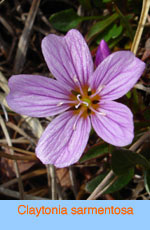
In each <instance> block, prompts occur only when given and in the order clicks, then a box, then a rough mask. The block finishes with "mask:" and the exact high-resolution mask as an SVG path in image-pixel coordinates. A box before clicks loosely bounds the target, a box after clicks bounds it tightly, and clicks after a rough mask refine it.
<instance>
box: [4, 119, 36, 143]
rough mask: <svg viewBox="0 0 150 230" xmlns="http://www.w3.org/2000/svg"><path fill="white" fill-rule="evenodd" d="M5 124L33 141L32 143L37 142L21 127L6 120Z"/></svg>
mask: <svg viewBox="0 0 150 230" xmlns="http://www.w3.org/2000/svg"><path fill="white" fill-rule="evenodd" d="M6 125H7V126H8V127H10V128H11V129H14V130H15V131H16V132H17V133H19V134H21V135H22V136H23V137H25V138H27V139H28V140H30V141H31V142H33V143H34V144H36V143H37V141H36V140H35V139H33V138H32V137H30V136H29V135H28V134H26V133H25V132H24V131H23V130H22V129H21V128H19V127H18V126H17V125H15V124H13V123H11V122H7V123H6Z"/></svg>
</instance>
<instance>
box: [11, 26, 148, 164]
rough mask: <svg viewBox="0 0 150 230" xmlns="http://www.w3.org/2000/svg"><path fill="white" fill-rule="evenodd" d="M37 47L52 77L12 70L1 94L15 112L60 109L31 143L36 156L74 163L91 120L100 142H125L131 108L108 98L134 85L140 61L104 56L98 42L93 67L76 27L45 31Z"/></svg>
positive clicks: (48, 113)
mask: <svg viewBox="0 0 150 230" xmlns="http://www.w3.org/2000/svg"><path fill="white" fill-rule="evenodd" d="M103 48H104V49H103ZM42 51H43V55H44V58H45V61H46V63H47V65H48V67H49V70H50V71H51V73H52V74H53V75H54V76H55V78H56V79H57V80H54V79H50V78H46V77H42V76H38V75H25V74H22V75H15V76H12V77H11V78H10V80H9V87H10V93H9V95H8V96H7V102H8V105H9V106H10V108H12V109H13V110H14V111H15V112H17V113H20V114H24V115H28V116H31V117H47V116H53V115H56V114H60V115H59V116H57V117H56V118H55V119H54V120H53V121H52V122H51V123H50V124H49V125H48V127H47V128H46V130H45V131H44V133H43V135H42V136H41V138H40V140H39V142H38V144H37V147H36V154H37V156H38V158H39V159H40V160H41V161H42V162H43V163H44V164H54V165H55V166H57V167H65V166H68V165H71V164H73V163H75V162H77V161H78V160H79V158H80V156H81V154H82V153H83V151H84V149H85V147H86V144H87V141H88V138H89V133H90V130H91V124H92V126H93V128H94V129H95V131H96V133H97V134H98V136H99V137H101V138H102V139H103V140H104V141H106V142H108V143H110V144H112V145H115V146H125V145H128V144H130V143H131V142H132V139H133V136H134V131H133V130H134V128H133V116H132V113H131V111H130V110H129V108H128V107H126V106H125V105H123V104H121V103H118V102H115V101H113V100H115V99H118V98H120V97H122V96H123V95H124V94H126V93H127V92H128V91H129V90H130V89H131V88H132V87H133V86H134V84H135V83H136V82H137V80H138V79H139V78H140V76H141V74H142V72H143V70H144V68H145V64H144V63H143V62H142V61H140V60H139V59H138V58H136V57H135V56H134V54H133V53H132V52H129V51H118V52H115V53H113V54H110V55H109V50H108V49H107V45H106V43H104V42H103V43H101V45H100V47H99V49H98V52H97V57H96V63H95V65H96V66H97V68H96V70H95V71H94V64H93V61H92V57H91V53H90V51H89V48H88V46H87V44H86V42H85V40H84V38H83V37H82V35H81V34H80V32H79V31H77V30H74V29H73V30H70V31H69V32H68V33H67V35H66V36H64V37H61V36H57V35H54V34H50V35H48V36H46V37H45V38H44V39H43V41H42ZM103 59H104V60H103Z"/></svg>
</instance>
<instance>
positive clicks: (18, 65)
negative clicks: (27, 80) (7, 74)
mask: <svg viewBox="0 0 150 230" xmlns="http://www.w3.org/2000/svg"><path fill="white" fill-rule="evenodd" d="M39 4H40V0H33V1H32V5H31V8H30V11H29V13H28V17H27V20H26V23H25V27H24V30H23V33H22V35H21V37H20V40H19V44H18V49H17V54H16V58H15V65H14V72H15V73H19V72H21V71H22V69H23V65H24V62H25V58H26V53H27V49H28V41H29V38H30V35H31V31H32V27H33V24H34V20H35V17H36V14H37V11H38V8H39Z"/></svg>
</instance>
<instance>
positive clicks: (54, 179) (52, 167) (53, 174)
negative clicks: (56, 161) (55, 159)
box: [49, 165, 57, 200]
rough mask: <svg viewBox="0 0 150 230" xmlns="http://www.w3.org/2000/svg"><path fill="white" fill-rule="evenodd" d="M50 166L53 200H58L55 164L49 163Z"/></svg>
mask: <svg viewBox="0 0 150 230" xmlns="http://www.w3.org/2000/svg"><path fill="white" fill-rule="evenodd" d="M49 167H50V175H51V191H52V200H57V191H56V172H55V167H54V165H49Z"/></svg>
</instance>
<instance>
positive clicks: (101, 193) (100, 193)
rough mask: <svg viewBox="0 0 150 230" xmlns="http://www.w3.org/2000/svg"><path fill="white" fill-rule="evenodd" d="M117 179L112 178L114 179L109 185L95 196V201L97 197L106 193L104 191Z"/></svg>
mask: <svg viewBox="0 0 150 230" xmlns="http://www.w3.org/2000/svg"><path fill="white" fill-rule="evenodd" d="M117 179H118V177H117V176H116V177H114V179H112V180H111V181H110V183H109V184H108V185H106V186H105V187H104V188H103V189H102V190H101V191H100V192H99V193H98V194H97V195H96V196H95V199H97V198H98V197H100V196H101V195H103V194H104V192H106V190H107V189H108V188H109V187H110V186H111V185H112V184H113V183H114V182H115V181H116V180H117Z"/></svg>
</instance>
